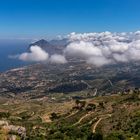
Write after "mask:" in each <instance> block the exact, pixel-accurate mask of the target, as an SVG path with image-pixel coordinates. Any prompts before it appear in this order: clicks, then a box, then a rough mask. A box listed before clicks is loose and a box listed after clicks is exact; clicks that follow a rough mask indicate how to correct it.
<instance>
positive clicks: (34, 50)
mask: <svg viewBox="0 0 140 140" xmlns="http://www.w3.org/2000/svg"><path fill="white" fill-rule="evenodd" d="M48 57H49V55H48V53H47V52H45V51H44V50H42V49H41V48H40V47H39V46H31V47H30V52H25V53H22V54H21V55H19V59H20V60H22V61H34V62H39V61H46V60H48Z"/></svg>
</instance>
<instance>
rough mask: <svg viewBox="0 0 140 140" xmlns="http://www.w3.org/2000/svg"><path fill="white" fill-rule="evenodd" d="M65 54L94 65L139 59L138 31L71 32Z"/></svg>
mask: <svg viewBox="0 0 140 140" xmlns="http://www.w3.org/2000/svg"><path fill="white" fill-rule="evenodd" d="M68 38H69V39H70V42H71V43H70V44H69V45H68V46H67V47H66V49H65V50H64V52H65V55H70V56H75V57H81V58H83V59H85V60H86V61H87V63H90V64H93V65H95V66H102V65H107V64H115V63H117V62H131V61H138V60H140V31H137V32H130V33H111V32H102V33H84V34H76V33H71V34H70V35H68Z"/></svg>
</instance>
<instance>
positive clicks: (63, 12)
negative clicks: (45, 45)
mask: <svg viewBox="0 0 140 140" xmlns="http://www.w3.org/2000/svg"><path fill="white" fill-rule="evenodd" d="M139 29H140V0H2V1H1V2H0V38H9V37H13V38H20V37H23V38H36V37H47V36H56V35H59V34H67V33H70V32H81V33H83V32H102V31H112V32H129V31H136V30H139Z"/></svg>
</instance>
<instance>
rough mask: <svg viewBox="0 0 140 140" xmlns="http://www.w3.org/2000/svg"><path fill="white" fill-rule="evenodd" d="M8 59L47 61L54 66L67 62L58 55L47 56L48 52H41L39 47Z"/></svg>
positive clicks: (31, 48)
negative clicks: (54, 64)
mask: <svg viewBox="0 0 140 140" xmlns="http://www.w3.org/2000/svg"><path fill="white" fill-rule="evenodd" d="M10 58H18V59H19V60H22V61H31V62H42V61H43V62H45V61H48V62H50V63H56V64H64V63H66V62H67V60H66V58H65V57H64V56H63V55H60V54H53V55H51V56H49V54H48V52H46V51H45V50H43V49H42V48H41V47H39V46H37V45H36V46H31V47H30V52H24V53H22V54H20V55H15V56H10Z"/></svg>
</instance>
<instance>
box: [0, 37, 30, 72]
mask: <svg viewBox="0 0 140 140" xmlns="http://www.w3.org/2000/svg"><path fill="white" fill-rule="evenodd" d="M30 43H31V40H22V39H9V40H7V39H0V72H5V71H8V70H10V69H14V68H19V67H23V66H26V65H29V64H30V63H28V62H24V61H21V60H19V59H18V58H9V56H15V55H17V54H21V53H23V52H26V51H27V50H28V47H29V44H30Z"/></svg>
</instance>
